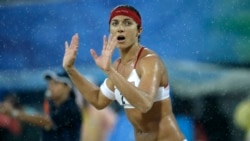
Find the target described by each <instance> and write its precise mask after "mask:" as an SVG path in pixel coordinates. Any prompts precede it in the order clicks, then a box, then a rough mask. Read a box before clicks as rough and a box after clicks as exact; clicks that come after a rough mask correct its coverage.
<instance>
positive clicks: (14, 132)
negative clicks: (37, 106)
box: [0, 93, 22, 141]
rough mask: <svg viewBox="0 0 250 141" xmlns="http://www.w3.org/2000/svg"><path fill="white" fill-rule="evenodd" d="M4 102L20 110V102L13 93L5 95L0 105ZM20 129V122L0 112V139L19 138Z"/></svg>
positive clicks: (2, 140)
mask: <svg viewBox="0 0 250 141" xmlns="http://www.w3.org/2000/svg"><path fill="white" fill-rule="evenodd" d="M6 104H9V105H11V106H12V107H14V108H16V109H19V110H21V104H20V102H19V99H18V97H17V96H16V94H15V93H8V94H6V95H5V97H4V100H3V101H2V102H1V105H6ZM1 110H2V109H1ZM21 130H22V128H21V123H20V122H19V121H18V120H17V119H15V118H13V117H11V116H9V115H5V114H2V113H1V114H0V141H10V140H14V139H17V138H19V136H20V134H21Z"/></svg>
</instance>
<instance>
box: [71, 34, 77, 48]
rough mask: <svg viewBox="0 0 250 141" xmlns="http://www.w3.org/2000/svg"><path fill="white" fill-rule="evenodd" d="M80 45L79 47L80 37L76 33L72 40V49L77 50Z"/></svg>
mask: <svg viewBox="0 0 250 141" xmlns="http://www.w3.org/2000/svg"><path fill="white" fill-rule="evenodd" d="M78 45H79V36H78V33H76V34H75V35H74V36H73V37H72V39H71V43H70V48H74V49H77V48H78Z"/></svg>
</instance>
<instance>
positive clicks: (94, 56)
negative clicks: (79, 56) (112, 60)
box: [90, 49, 98, 60]
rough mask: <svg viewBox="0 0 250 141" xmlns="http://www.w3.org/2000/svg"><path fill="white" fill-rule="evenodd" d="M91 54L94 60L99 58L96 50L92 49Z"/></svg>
mask: <svg viewBox="0 0 250 141" xmlns="http://www.w3.org/2000/svg"><path fill="white" fill-rule="evenodd" d="M90 54H91V55H92V57H93V58H94V60H96V59H97V58H98V56H97V54H96V52H95V50H93V49H90Z"/></svg>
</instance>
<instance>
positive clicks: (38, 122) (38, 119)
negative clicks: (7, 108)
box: [12, 110, 52, 129]
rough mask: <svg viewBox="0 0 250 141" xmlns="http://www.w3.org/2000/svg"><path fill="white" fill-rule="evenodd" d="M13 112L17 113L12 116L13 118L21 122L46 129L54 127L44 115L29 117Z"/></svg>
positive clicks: (16, 111)
mask: <svg viewBox="0 0 250 141" xmlns="http://www.w3.org/2000/svg"><path fill="white" fill-rule="evenodd" d="M13 112H15V115H13V114H12V116H14V117H15V118H17V119H18V120H20V121H23V122H27V123H30V124H33V125H35V126H39V127H42V128H45V129H50V128H51V127H52V122H51V121H50V119H49V117H46V116H43V115H29V114H26V113H25V112H22V111H18V110H15V111H13Z"/></svg>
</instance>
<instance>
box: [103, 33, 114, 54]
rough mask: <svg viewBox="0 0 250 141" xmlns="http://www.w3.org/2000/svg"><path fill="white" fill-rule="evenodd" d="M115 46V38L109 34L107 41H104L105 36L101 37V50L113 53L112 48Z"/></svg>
mask: <svg viewBox="0 0 250 141" xmlns="http://www.w3.org/2000/svg"><path fill="white" fill-rule="evenodd" d="M116 44H117V39H116V36H113V35H112V34H110V35H109V37H108V40H107V39H106V36H104V37H103V49H105V50H111V51H113V50H114V48H115V47H116Z"/></svg>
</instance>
